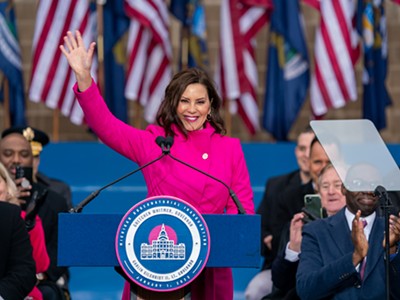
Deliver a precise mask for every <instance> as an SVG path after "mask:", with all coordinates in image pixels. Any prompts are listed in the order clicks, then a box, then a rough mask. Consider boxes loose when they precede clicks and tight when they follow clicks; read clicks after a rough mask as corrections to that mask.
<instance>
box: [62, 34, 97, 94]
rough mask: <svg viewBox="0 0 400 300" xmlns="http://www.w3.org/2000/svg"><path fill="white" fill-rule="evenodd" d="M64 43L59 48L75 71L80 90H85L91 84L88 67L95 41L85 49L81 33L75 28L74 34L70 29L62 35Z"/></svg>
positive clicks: (90, 65) (90, 64)
mask: <svg viewBox="0 0 400 300" xmlns="http://www.w3.org/2000/svg"><path fill="white" fill-rule="evenodd" d="M64 42H65V47H64V45H60V50H61V52H62V53H63V54H64V56H65V57H66V58H67V60H68V64H69V66H70V67H71V69H72V70H73V71H74V73H75V77H76V80H77V82H78V88H79V90H80V91H82V92H83V91H84V90H86V89H87V88H88V87H90V85H91V84H92V76H91V75H90V68H91V67H92V60H93V54H94V48H95V46H96V43H94V42H92V43H91V44H90V45H89V48H88V49H86V47H85V45H84V43H83V39H82V35H81V33H80V32H79V31H78V30H77V31H76V32H75V36H74V35H73V34H72V32H71V31H68V32H67V35H66V36H64Z"/></svg>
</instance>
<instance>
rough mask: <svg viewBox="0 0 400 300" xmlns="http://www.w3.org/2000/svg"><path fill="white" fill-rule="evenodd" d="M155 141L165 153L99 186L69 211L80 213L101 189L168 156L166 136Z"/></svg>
mask: <svg viewBox="0 0 400 300" xmlns="http://www.w3.org/2000/svg"><path fill="white" fill-rule="evenodd" d="M155 142H156V144H157V145H158V146H160V147H161V149H162V150H163V153H162V154H161V155H160V156H159V157H157V158H155V159H153V160H152V161H149V162H148V163H146V164H144V165H143V166H141V167H140V168H137V169H135V170H133V171H131V172H129V173H128V174H125V175H124V176H122V177H120V178H118V179H116V180H114V181H112V182H110V183H109V184H106V185H105V186H103V187H101V188H99V189H98V190H96V191H94V192H92V193H91V194H90V195H89V196H87V197H86V198H85V199H84V200H83V201H81V202H80V203H79V204H78V205H77V206H75V207H73V208H71V209H70V210H69V212H70V213H80V212H82V209H83V208H84V207H85V206H86V205H88V204H89V203H90V202H91V201H92V200H93V199H94V198H96V197H97V196H98V195H99V194H100V192H101V191H103V190H105V189H106V188H108V187H110V186H112V185H114V184H116V183H118V182H120V181H121V180H123V179H125V178H127V177H129V176H131V175H133V174H135V173H137V172H139V171H141V170H143V169H144V168H146V167H147V166H149V165H151V164H153V163H155V162H156V161H158V160H160V159H161V158H163V157H164V156H166V155H167V153H165V152H164V148H166V146H165V138H164V137H162V136H159V137H157V138H156V140H155Z"/></svg>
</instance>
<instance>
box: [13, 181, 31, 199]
mask: <svg viewBox="0 0 400 300" xmlns="http://www.w3.org/2000/svg"><path fill="white" fill-rule="evenodd" d="M22 182H27V183H29V181H27V180H26V179H25V178H24V177H22V178H17V179H15V185H16V186H17V194H16V195H15V197H16V198H18V201H19V204H20V205H22V204H24V203H25V202H26V201H25V200H22V199H21V198H24V197H30V195H31V190H32V185H30V184H29V185H28V186H25V185H24V184H21V183H22Z"/></svg>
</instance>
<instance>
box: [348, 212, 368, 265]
mask: <svg viewBox="0 0 400 300" xmlns="http://www.w3.org/2000/svg"><path fill="white" fill-rule="evenodd" d="M360 216H361V211H360V210H358V211H357V213H356V216H355V217H354V220H353V227H352V229H351V239H352V241H353V245H354V252H353V265H354V266H357V265H358V264H359V263H360V262H361V260H362V259H363V258H364V257H366V256H367V253H368V241H367V238H366V236H365V234H364V224H363V222H362V221H361V220H360Z"/></svg>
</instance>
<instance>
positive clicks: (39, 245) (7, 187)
mask: <svg viewBox="0 0 400 300" xmlns="http://www.w3.org/2000/svg"><path fill="white" fill-rule="evenodd" d="M16 195H17V187H16V186H15V183H14V182H13V180H12V179H11V177H10V175H9V174H8V172H7V170H6V168H5V167H4V165H3V164H1V163H0V201H6V202H10V203H13V204H15V205H18V206H19V201H18V199H17V197H16ZM25 215H26V212H25V211H22V210H21V217H22V219H25ZM29 239H30V241H31V245H32V249H33V252H32V256H33V260H34V261H35V263H36V274H39V273H43V272H45V271H46V270H47V268H48V267H49V265H50V259H49V256H48V254H47V250H46V241H45V238H44V231H43V226H42V221H41V219H40V218H39V216H36V218H35V226H34V227H33V228H32V229H31V230H30V231H29ZM26 299H29V300H43V296H42V293H41V292H40V290H39V289H38V288H37V287H36V286H35V287H34V288H33V289H32V291H31V292H30V293H29V294H28V296H27V297H26Z"/></svg>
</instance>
